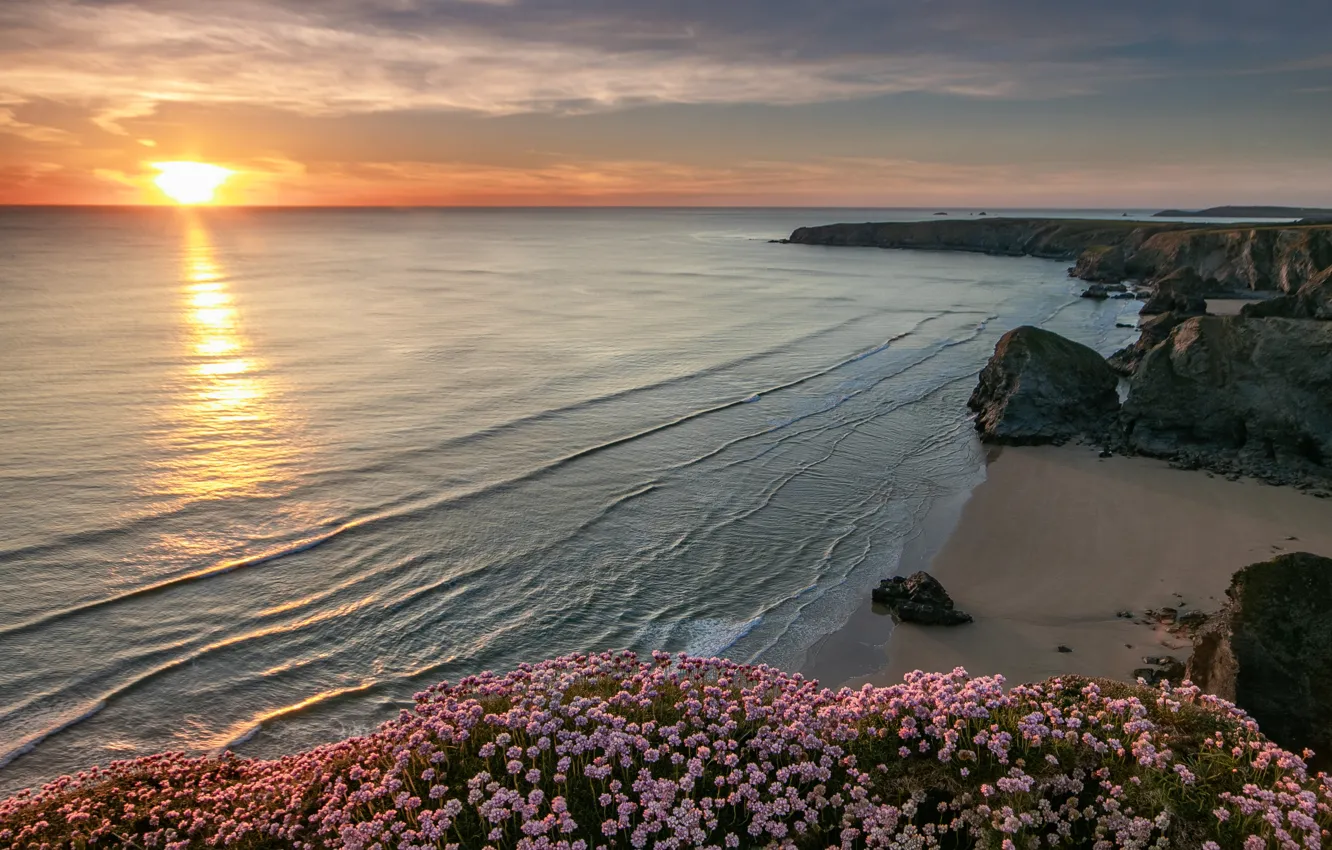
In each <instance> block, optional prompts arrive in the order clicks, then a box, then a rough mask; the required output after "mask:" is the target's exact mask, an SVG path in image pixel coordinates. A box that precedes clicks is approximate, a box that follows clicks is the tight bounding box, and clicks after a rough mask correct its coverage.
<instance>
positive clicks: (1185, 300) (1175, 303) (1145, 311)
mask: <svg viewBox="0 0 1332 850" xmlns="http://www.w3.org/2000/svg"><path fill="white" fill-rule="evenodd" d="M1138 312H1140V313H1141V314H1142V315H1144V316H1159V315H1161V314H1162V313H1178V314H1179V315H1181V316H1201V315H1202V314H1203V313H1206V312H1207V301H1206V299H1204V298H1203V297H1202V296H1201V295H1185V294H1182V293H1179V292H1174V291H1172V290H1169V289H1162V290H1157V291H1156V293H1155V294H1153V295H1152V297H1151V298H1148V299H1147V302H1146V303H1145V304H1143V305H1142V309H1141V310H1139V311H1138Z"/></svg>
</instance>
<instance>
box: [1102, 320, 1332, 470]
mask: <svg viewBox="0 0 1332 850" xmlns="http://www.w3.org/2000/svg"><path fill="white" fill-rule="evenodd" d="M1121 423H1122V425H1123V432H1124V439H1125V440H1126V442H1127V444H1128V446H1129V447H1130V448H1132V449H1134V450H1136V451H1138V452H1141V453H1142V454H1147V455H1154V456H1157V457H1169V458H1175V459H1181V458H1185V459H1187V458H1196V459H1197V460H1199V461H1200V462H1201V463H1202V464H1203V465H1215V464H1214V462H1218V461H1224V462H1226V463H1230V464H1232V465H1233V466H1234V467H1235V471H1243V472H1247V473H1249V474H1254V475H1259V476H1261V477H1264V478H1267V479H1268V480H1280V479H1283V478H1290V477H1291V476H1292V475H1298V476H1312V477H1317V478H1326V477H1328V476H1329V475H1332V467H1330V466H1329V465H1332V323H1328V322H1312V321H1302V320H1295V319H1245V318H1240V317H1236V316H1195V317H1193V318H1189V319H1186V320H1184V321H1183V322H1181V323H1179V324H1178V325H1177V326H1176V327H1174V328H1172V329H1171V330H1170V332H1169V335H1168V337H1167V339H1166V340H1165V342H1163V343H1161V344H1160V345H1157V346H1156V347H1155V348H1153V349H1151V350H1150V351H1148V352H1146V354H1145V355H1144V356H1143V357H1142V360H1141V362H1140V363H1139V364H1138V367H1137V370H1136V371H1135V372H1134V375H1133V378H1132V380H1131V383H1130V384H1129V396H1128V400H1127V401H1125V402H1124V407H1123V411H1122V415H1121Z"/></svg>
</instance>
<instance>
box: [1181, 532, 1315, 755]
mask: <svg viewBox="0 0 1332 850" xmlns="http://www.w3.org/2000/svg"><path fill="white" fill-rule="evenodd" d="M1226 595H1227V596H1228V597H1229V599H1228V601H1227V602H1226V605H1225V607H1224V608H1223V609H1222V610H1221V612H1220V613H1218V614H1217V615H1216V616H1214V617H1213V618H1211V619H1210V620H1209V621H1208V623H1207V624H1206V625H1205V626H1204V627H1203V628H1202V629H1201V630H1200V631H1199V632H1198V633H1196V634H1195V635H1194V650H1193V655H1192V657H1190V658H1189V663H1188V671H1187V675H1188V677H1189V679H1191V680H1192V681H1193V683H1194V684H1195V685H1197V686H1198V687H1200V688H1202V689H1203V690H1204V691H1206V692H1207V693H1212V694H1216V695H1217V696H1219V697H1221V698H1223V699H1227V700H1230V701H1232V702H1234V703H1235V704H1236V705H1238V706H1239V707H1240V708H1242V709H1244V710H1245V711H1247V712H1248V713H1249V714H1251V715H1252V716H1253V718H1254V719H1255V720H1257V721H1258V725H1259V726H1260V727H1261V728H1262V730H1263V733H1264V734H1265V735H1267V736H1268V737H1269V738H1271V739H1272V740H1273V741H1276V742H1277V743H1278V744H1280V745H1281V746H1283V747H1286V748H1287V749H1290V750H1293V751H1295V752H1299V751H1300V750H1301V749H1303V748H1304V747H1309V748H1311V749H1313V750H1314V751H1315V752H1317V753H1318V754H1319V755H1320V756H1321V757H1322V764H1323V765H1327V764H1332V559H1329V558H1324V557H1320V556H1318V555H1311V554H1308V553H1306V552H1297V553H1292V554H1287V555H1280V556H1278V557H1276V558H1273V559H1272V560H1270V561H1264V562H1263V563H1260V564H1253V565H1251V566H1248V567H1245V568H1244V569H1242V570H1240V571H1239V572H1237V573H1235V576H1234V578H1233V579H1232V580H1231V583H1230V588H1229V590H1227V591H1226Z"/></svg>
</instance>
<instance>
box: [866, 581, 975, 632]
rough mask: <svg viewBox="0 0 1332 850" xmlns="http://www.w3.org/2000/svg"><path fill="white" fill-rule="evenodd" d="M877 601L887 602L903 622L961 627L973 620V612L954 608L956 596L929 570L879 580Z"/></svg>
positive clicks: (873, 594) (875, 590)
mask: <svg viewBox="0 0 1332 850" xmlns="http://www.w3.org/2000/svg"><path fill="white" fill-rule="evenodd" d="M871 595H872V596H873V599H874V601H875V602H878V603H881V604H883V605H887V606H888V608H889V609H890V610H891V611H892V612H893V615H894V616H895V617H896V618H897V619H898V620H901V621H902V622H904V623H921V624H923V625H927V626H958V625H961V624H963V623H970V622H971V615H970V614H968V613H966V612H965V611H959V610H958V609H957V608H954V607H953V599H952V597H950V596H949V595H948V591H946V590H944V587H943V585H942V584H940V583H939V580H938V579H936V578H935V577H934V576H932V575H930V574H929V573H925V572H918V573H914V574H913V575H911V576H910V577H906V578H904V577H902V576H893V577H892V578H886V579H884V580H883V581H881V582H879V586H878V587H877V588H875V589H874V591H873V593H872V594H871Z"/></svg>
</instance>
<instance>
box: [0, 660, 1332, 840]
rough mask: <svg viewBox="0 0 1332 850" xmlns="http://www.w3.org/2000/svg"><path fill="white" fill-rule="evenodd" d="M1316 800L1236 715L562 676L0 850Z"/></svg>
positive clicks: (751, 835) (191, 769)
mask: <svg viewBox="0 0 1332 850" xmlns="http://www.w3.org/2000/svg"><path fill="white" fill-rule="evenodd" d="M1330 826H1332V781H1330V780H1329V779H1328V778H1327V777H1326V776H1325V775H1323V774H1319V775H1317V776H1311V775H1310V774H1309V772H1308V770H1307V768H1306V766H1305V763H1304V761H1303V760H1302V759H1301V758H1299V757H1297V756H1295V755H1293V754H1291V753H1289V752H1286V751H1284V750H1282V749H1280V748H1279V747H1277V746H1275V745H1274V744H1272V743H1271V742H1269V741H1267V740H1266V739H1265V738H1264V737H1263V736H1262V735H1261V734H1260V733H1259V731H1258V728H1257V725H1256V724H1254V723H1253V721H1252V720H1250V719H1249V718H1247V717H1246V716H1245V715H1244V713H1243V712H1241V711H1239V710H1238V709H1236V708H1235V707H1234V706H1232V705H1230V704H1228V703H1226V702H1224V701H1222V700H1219V699H1217V698H1215V697H1211V696H1207V695H1204V694H1201V693H1199V691H1198V689H1197V688H1194V687H1192V686H1189V685H1185V686H1183V687H1177V688H1171V687H1170V686H1169V685H1164V686H1163V687H1162V688H1161V689H1160V690H1155V691H1153V690H1147V689H1145V688H1140V687H1134V686H1130V685H1122V684H1117V683H1110V682H1103V681H1099V682H1098V681H1091V680H1086V679H1073V678H1065V679H1053V680H1051V681H1049V682H1046V683H1043V684H1040V685H1029V686H1021V687H1016V688H1012V689H1011V690H1010V689H1007V688H1006V686H1005V684H1004V681H1003V679H1002V678H1000V677H990V678H974V679H973V678H970V677H968V675H967V674H966V672H965V671H963V670H960V669H959V670H954V671H953V672H952V673H934V674H930V673H921V672H915V673H911V674H909V675H908V676H907V677H906V678H905V680H904V681H903V683H902V684H899V685H895V686H892V687H887V688H874V687H869V686H866V687H864V688H862V689H859V690H851V689H842V690H840V691H832V690H829V689H821V688H819V687H818V684H817V683H816V682H813V681H809V680H806V679H804V678H803V677H801V676H793V675H788V674H785V673H782V672H780V671H778V670H774V669H772V668H769V667H763V666H745V665H739V664H735V663H733V662H730V661H726V660H723V659H716V658H712V659H699V658H690V657H686V656H674V657H673V656H670V655H666V654H664V653H656V654H654V655H653V657H652V659H651V661H640V660H639V659H638V657H636V656H635V655H633V654H632V653H619V654H609V653H608V654H602V655H593V656H585V655H579V656H570V657H566V658H560V659H556V660H553V661H547V662H544V663H541V664H537V665H524V666H522V667H520V668H519V669H517V670H516V671H514V672H512V673H508V674H505V675H496V674H490V673H486V674H482V675H479V676H473V677H469V678H467V679H464V680H462V681H460V682H458V683H456V684H441V685H437V686H435V687H433V688H430V689H429V690H427V691H424V692H423V693H420V694H418V695H417V698H416V705H415V708H414V709H413V710H410V711H404V712H402V713H401V715H400V716H399V717H398V718H397V719H395V720H392V721H390V722H388V723H386V724H384V725H383V726H382V727H380V729H379V730H378V731H376V732H375V733H373V734H371V735H367V736H364V737H360V738H352V739H349V740H346V741H342V742H339V743H337V744H331V745H328V746H325V747H320V748H317V749H315V750H312V751H309V752H306V753H302V754H299V755H294V756H289V757H286V758H283V759H279V760H276V761H256V760H251V759H243V758H238V757H236V756H233V755H229V754H227V755H223V756H221V757H218V758H205V757H188V756H185V755H183V754H165V755H160V756H153V757H149V758H144V759H138V760H135V761H126V762H117V763H115V764H112V765H111V766H110V767H108V768H104V769H93V770H90V771H87V772H85V773H83V774H80V775H79V776H77V777H62V778H61V779H59V780H57V781H56V782H54V783H51V784H50V785H47V786H45V787H44V788H42V789H40V790H38V791H36V792H25V793H23V794H20V795H18V796H16V797H14V798H12V799H10V800H7V801H5V802H3V803H0V846H4V847H11V846H12V847H17V848H34V850H54V848H57V847H75V848H84V847H116V846H132V847H140V848H145V849H146V848H165V850H183V849H184V848H196V847H198V848H203V847H233V848H256V847H297V848H325V847H330V848H347V850H417V848H466V849H467V850H472V848H476V850H481V848H490V850H504V849H505V848H513V850H527V849H528V848H532V850H535V849H536V848H559V850H596V849H597V848H615V847H634V848H641V847H663V848H686V847H697V848H715V850H721V848H736V847H760V846H761V847H781V848H805V847H810V848H812V847H819V848H827V847H840V848H853V847H922V848H923V847H989V848H996V850H999V848H1003V850H1008V848H1019V847H1054V846H1060V847H1087V848H1094V850H1101V849H1102V848H1106V850H1108V848H1114V847H1165V846H1172V847H1179V846H1192V847H1205V848H1244V850H1254V848H1260V847H1279V848H1292V850H1295V849H1296V848H1316V847H1321V846H1322V845H1323V842H1324V841H1325V840H1326V839H1327V836H1328V830H1329V827H1330Z"/></svg>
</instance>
